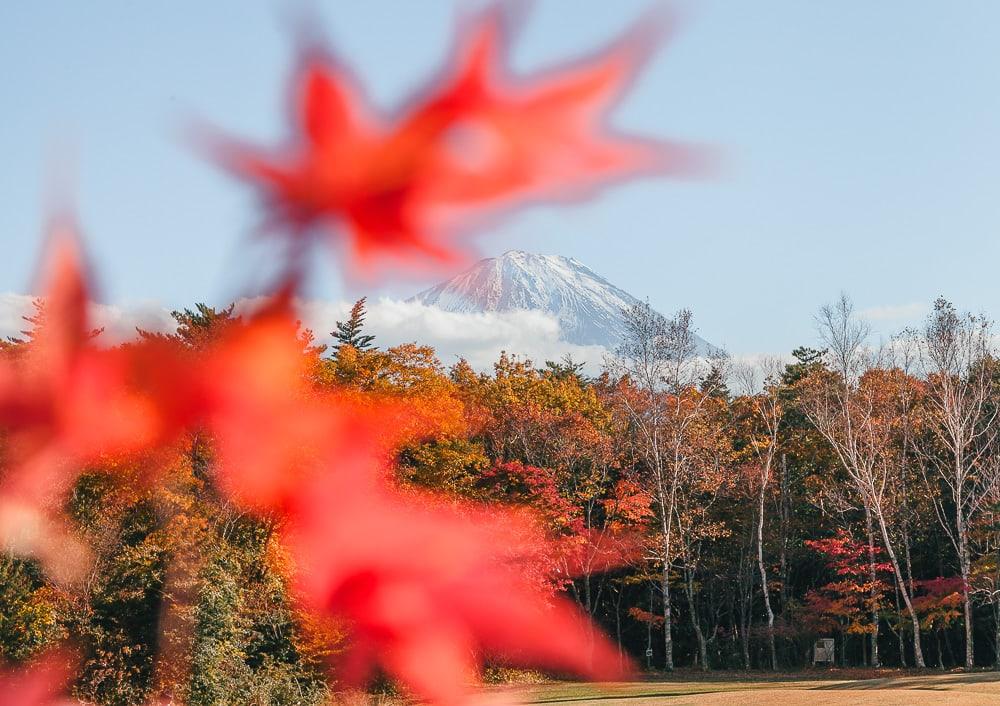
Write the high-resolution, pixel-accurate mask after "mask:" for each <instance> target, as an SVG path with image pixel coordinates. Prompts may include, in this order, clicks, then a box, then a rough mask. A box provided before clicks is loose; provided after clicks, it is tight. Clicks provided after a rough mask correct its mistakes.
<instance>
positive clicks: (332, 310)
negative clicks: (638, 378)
mask: <svg viewBox="0 0 1000 706" xmlns="http://www.w3.org/2000/svg"><path fill="white" fill-rule="evenodd" d="M350 308H351V303H350V302H337V303H330V302H317V301H311V302H304V303H303V304H302V305H301V307H300V311H301V314H302V322H303V325H305V326H308V327H309V328H311V329H313V331H314V332H315V333H316V336H317V339H318V340H320V341H321V342H323V341H328V340H330V336H329V332H330V331H333V330H334V328H335V326H336V321H337V320H341V321H343V320H344V319H345V317H346V316H347V314H348V311H349V310H350ZM367 310H368V316H367V318H366V320H365V326H366V328H367V330H368V331H369V333H371V334H373V335H374V336H375V340H376V343H377V344H378V345H380V346H382V347H388V346H394V345H398V344H401V343H410V342H414V341H415V342H417V343H420V344H425V345H429V346H433V347H434V349H435V350H436V351H437V354H438V358H440V360H441V362H443V363H444V364H445V365H450V364H451V363H454V362H455V361H456V360H457V359H458V357H459V356H461V357H464V358H466V359H467V360H468V361H469V363H470V364H471V365H472V366H473V367H474V368H476V369H477V370H487V369H489V368H490V366H491V365H492V364H493V363H494V362H495V361H496V359H497V358H498V357H499V355H500V351H503V350H505V351H507V352H509V353H517V354H518V355H522V356H525V357H528V358H530V359H531V360H532V361H534V362H535V363H536V364H539V365H540V364H542V363H543V362H544V361H545V360H558V359H559V358H561V357H562V356H563V355H565V354H567V353H569V354H571V355H572V356H573V358H574V359H575V360H578V361H582V362H586V363H587V367H588V370H590V371H591V372H596V371H597V370H598V369H599V368H600V365H601V362H602V360H603V358H604V355H605V353H606V351H605V349H604V348H603V347H601V346H579V345H574V344H571V343H566V342H564V341H561V340H560V338H559V324H558V322H557V321H556V319H555V317H552V316H549V315H546V314H543V313H541V312H538V311H512V312H504V313H496V312H488V313H455V312H448V311H442V310H441V309H439V308H437V307H433V306H427V305H426V304H421V303H419V302H407V301H399V300H396V299H388V298H382V299H379V300H377V301H370V302H368V306H367Z"/></svg>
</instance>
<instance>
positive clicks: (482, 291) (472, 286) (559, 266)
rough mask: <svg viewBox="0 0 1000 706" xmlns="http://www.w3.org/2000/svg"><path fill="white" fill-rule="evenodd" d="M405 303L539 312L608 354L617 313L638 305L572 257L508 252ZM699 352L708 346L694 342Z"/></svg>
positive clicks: (571, 337) (618, 333)
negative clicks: (548, 315)
mask: <svg viewBox="0 0 1000 706" xmlns="http://www.w3.org/2000/svg"><path fill="white" fill-rule="evenodd" d="M409 301H416V302H420V303H422V304H426V305H428V306H436V307H438V308H439V309H442V310H443V311H450V312H460V313H475V312H486V311H495V312H505V311H516V310H527V311H541V312H544V313H546V314H550V315H552V316H554V317H555V318H556V320H557V321H558V322H559V327H560V332H561V337H562V339H563V340H564V341H566V342H568V343H573V344H577V345H599V346H604V347H605V348H607V349H608V350H614V349H615V348H616V347H617V346H618V343H619V341H620V340H621V337H622V334H623V327H622V314H621V312H622V310H623V309H626V308H628V307H630V306H632V305H634V304H636V303H638V302H639V300H638V299H636V298H635V297H634V296H632V295H631V294H629V293H628V292H626V291H624V290H623V289H619V288H618V287H616V286H615V285H613V284H611V283H610V282H608V281H607V280H606V279H604V278H603V277H601V276H600V275H598V274H597V273H596V272H594V271H593V270H591V269H590V268H589V267H587V266H586V265H584V264H583V263H582V262H580V261H579V260H577V259H575V258H569V257H561V256H559V255H536V254H533V253H527V252H523V251H520V250H512V251H510V252H507V253H504V254H503V255H501V256H500V257H495V258H494V257H491V258H487V259H485V260H480V261H479V262H477V263H476V264H475V265H473V266H472V267H471V268H469V269H468V270H466V271H465V272H462V273H460V274H458V275H456V276H455V277H452V278H451V279H450V280H447V281H446V282H442V283H440V284H438V285H436V286H434V287H431V288H430V289H426V290H424V291H423V292H420V293H419V294H417V295H416V296H414V297H412V298H411V299H410V300H409ZM698 347H699V352H700V353H703V354H705V353H708V352H710V351H712V350H714V347H713V346H711V345H710V344H709V343H707V342H706V341H704V339H701V338H698Z"/></svg>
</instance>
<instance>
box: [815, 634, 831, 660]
mask: <svg viewBox="0 0 1000 706" xmlns="http://www.w3.org/2000/svg"><path fill="white" fill-rule="evenodd" d="M833 651H834V650H833V638H832V637H821V638H820V639H818V640H816V644H815V645H813V666H814V667H815V666H816V664H817V663H819V662H824V663H826V664H830V665H832V664H833Z"/></svg>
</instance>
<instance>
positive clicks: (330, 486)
mask: <svg viewBox="0 0 1000 706" xmlns="http://www.w3.org/2000/svg"><path fill="white" fill-rule="evenodd" d="M370 464H371V460H370V459H366V458H365V456H364V455H363V454H360V455H359V454H355V455H353V456H348V457H346V458H341V459H339V460H338V463H337V465H336V469H335V471H334V472H332V473H331V474H330V475H328V476H327V477H325V478H322V479H316V482H314V483H311V484H309V485H307V486H306V487H303V488H302V489H301V492H300V494H299V495H298V497H297V500H296V502H295V504H294V506H293V507H294V512H292V513H291V523H292V524H291V526H290V528H289V544H290V546H291V547H292V548H293V552H294V555H295V557H296V562H297V563H298V566H299V567H300V570H301V573H300V575H299V582H298V586H299V590H300V592H301V594H302V595H303V596H304V597H305V599H306V600H307V601H308V602H309V603H310V604H312V605H313V606H314V607H315V608H316V609H318V610H323V611H326V612H328V613H330V614H332V615H333V616H335V617H337V618H340V619H341V620H344V621H346V623H347V625H348V627H349V629H350V632H351V643H350V645H351V646H350V648H349V650H348V651H347V653H346V654H344V655H342V656H341V657H340V662H339V665H338V667H339V669H338V672H339V674H340V676H341V678H342V680H343V681H344V682H345V683H347V684H351V683H353V684H358V683H363V682H364V680H365V679H366V678H369V677H370V676H371V675H372V673H373V670H374V668H375V667H381V668H382V669H383V670H385V671H386V672H387V673H389V674H390V675H391V676H393V677H394V678H396V679H398V680H399V681H400V682H401V683H402V684H404V685H405V686H406V687H408V688H409V689H411V690H412V691H413V693H414V694H415V695H416V696H418V697H420V698H422V699H426V700H428V701H431V702H433V703H439V704H455V703H461V702H463V701H464V700H465V699H466V697H467V695H468V694H467V691H468V688H469V684H470V683H471V682H472V680H474V678H475V676H476V674H477V667H478V664H477V660H478V659H481V658H482V657H483V656H484V655H487V654H489V655H502V656H503V657H504V658H505V659H506V660H509V661H511V662H515V663H520V664H524V665H530V666H539V667H543V668H550V669H556V670H561V671H570V672H575V673H578V674H582V675H585V676H588V677H591V678H596V679H605V680H613V679H617V678H620V677H622V676H623V674H622V672H621V670H620V669H619V668H618V667H617V665H618V651H617V649H616V648H615V647H613V646H612V645H611V644H610V642H608V641H607V640H605V639H603V638H601V637H600V636H598V637H597V639H596V640H595V643H594V651H593V654H592V655H588V653H587V650H586V649H581V645H586V644H587V628H586V619H585V618H584V617H583V616H582V615H581V614H579V612H578V611H577V610H576V608H575V607H573V606H572V605H571V604H570V603H569V602H568V601H567V600H566V599H564V598H562V597H552V596H551V595H547V594H545V593H544V592H542V591H540V590H539V589H538V586H537V584H536V583H534V582H533V581H532V580H530V579H529V578H526V574H525V571H524V566H523V563H522V562H523V561H525V560H527V561H531V558H532V557H533V556H534V555H535V554H536V553H537V551H538V549H537V547H536V544H537V543H540V542H544V539H543V538H542V537H541V536H540V535H539V533H538V525H537V524H536V523H535V522H533V521H530V520H528V519H527V518H526V517H524V516H522V515H519V514H517V513H514V512H505V511H503V510H497V509H496V508H490V509H486V508H483V509H480V508H476V507H469V506H461V505H456V504H454V503H451V504H449V503H446V502H443V501H441V500H438V499H437V498H434V497H432V496H427V495H423V494H419V493H410V492H408V493H405V494H404V493H400V492H399V491H392V490H391V489H389V488H386V487H380V486H379V485H377V484H376V485H367V486H366V485H365V484H363V483H362V484H358V483H356V482H355V480H354V479H356V478H357V477H358V476H364V475H366V474H367V475H369V476H371V475H372V474H377V471H375V470H374V469H372V468H371V467H370ZM359 489H360V490H359Z"/></svg>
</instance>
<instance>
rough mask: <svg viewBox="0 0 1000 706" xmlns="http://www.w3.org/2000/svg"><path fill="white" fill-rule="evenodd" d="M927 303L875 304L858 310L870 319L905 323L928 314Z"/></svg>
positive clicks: (863, 316)
mask: <svg viewBox="0 0 1000 706" xmlns="http://www.w3.org/2000/svg"><path fill="white" fill-rule="evenodd" d="M927 311H928V308H927V305H926V304H924V303H922V302H912V303H910V304H887V305H885V306H873V307H869V308H867V309H862V310H861V311H859V312H858V314H860V316H861V317H862V318H865V319H868V320H869V321H880V322H881V321H885V322H889V323H901V322H902V323H905V322H910V321H915V320H917V319H920V318H922V317H924V316H925V315H926V314H927Z"/></svg>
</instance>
